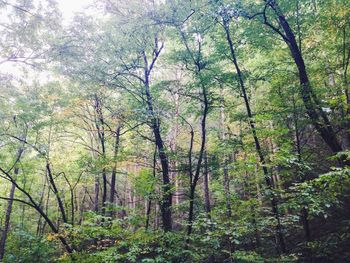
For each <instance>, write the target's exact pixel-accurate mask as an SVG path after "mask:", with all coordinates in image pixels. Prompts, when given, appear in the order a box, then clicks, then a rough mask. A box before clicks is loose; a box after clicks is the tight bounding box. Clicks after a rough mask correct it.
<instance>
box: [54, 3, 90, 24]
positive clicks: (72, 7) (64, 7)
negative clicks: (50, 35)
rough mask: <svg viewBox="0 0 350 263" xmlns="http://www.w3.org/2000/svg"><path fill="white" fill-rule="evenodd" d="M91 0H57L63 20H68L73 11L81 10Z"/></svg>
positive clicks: (71, 16)
mask: <svg viewBox="0 0 350 263" xmlns="http://www.w3.org/2000/svg"><path fill="white" fill-rule="evenodd" d="M92 2H93V0H57V3H58V6H59V8H60V10H61V12H62V15H63V18H64V20H65V22H66V23H67V22H69V21H70V20H71V19H72V18H73V16H74V13H75V12H79V11H82V10H83V9H84V7H85V6H87V5H89V4H91V3H92Z"/></svg>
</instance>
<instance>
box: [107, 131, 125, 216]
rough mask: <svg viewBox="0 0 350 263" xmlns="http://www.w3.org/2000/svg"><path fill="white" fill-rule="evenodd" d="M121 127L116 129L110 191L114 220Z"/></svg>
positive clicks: (111, 212)
mask: <svg viewBox="0 0 350 263" xmlns="http://www.w3.org/2000/svg"><path fill="white" fill-rule="evenodd" d="M121 128H122V127H121V125H118V126H117V129H116V135H115V143H114V156H113V161H114V165H113V170H112V177H111V191H110V196H109V203H110V205H111V206H112V207H111V211H110V216H111V217H112V218H113V217H114V214H115V213H114V212H113V209H114V207H113V206H114V202H115V184H116V175H117V156H118V150H119V143H120V130H121Z"/></svg>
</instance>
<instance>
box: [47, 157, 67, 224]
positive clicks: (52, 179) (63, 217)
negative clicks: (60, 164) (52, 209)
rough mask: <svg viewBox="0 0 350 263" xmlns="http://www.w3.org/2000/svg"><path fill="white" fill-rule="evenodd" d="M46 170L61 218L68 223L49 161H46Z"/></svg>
mask: <svg viewBox="0 0 350 263" xmlns="http://www.w3.org/2000/svg"><path fill="white" fill-rule="evenodd" d="M46 171H47V176H48V178H49V183H50V185H51V189H52V191H53V193H54V194H55V197H56V199H57V204H58V208H59V211H60V213H61V216H62V220H63V222H64V223H68V220H67V215H66V211H65V209H64V205H63V201H62V198H61V195H60V192H59V191H58V188H57V186H56V182H55V179H54V176H53V174H52V171H51V167H50V164H49V161H47V162H46Z"/></svg>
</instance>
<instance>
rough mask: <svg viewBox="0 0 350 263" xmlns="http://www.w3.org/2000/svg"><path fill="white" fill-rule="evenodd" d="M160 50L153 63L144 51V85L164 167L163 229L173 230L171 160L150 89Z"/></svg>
mask: <svg viewBox="0 0 350 263" xmlns="http://www.w3.org/2000/svg"><path fill="white" fill-rule="evenodd" d="M160 52H161V48H160V49H159V50H156V53H155V57H154V58H153V61H152V63H151V65H149V64H148V60H147V56H146V54H145V53H143V58H144V62H145V68H144V77H145V80H144V86H145V93H146V102H147V106H148V111H149V114H150V116H151V127H152V131H153V134H154V137H155V143H156V146H157V148H158V154H159V159H160V163H161V167H162V178H163V187H162V188H163V189H162V190H163V198H162V202H161V205H160V210H161V216H162V222H163V229H164V231H171V230H172V213H171V206H172V193H171V183H170V176H169V160H168V156H167V153H166V149H165V146H164V142H163V138H162V135H161V133H160V119H159V118H158V117H157V116H156V113H155V111H154V105H153V98H152V95H151V91H150V74H151V70H152V67H153V66H152V65H153V64H154V63H155V61H156V59H157V58H158V56H159V54H160Z"/></svg>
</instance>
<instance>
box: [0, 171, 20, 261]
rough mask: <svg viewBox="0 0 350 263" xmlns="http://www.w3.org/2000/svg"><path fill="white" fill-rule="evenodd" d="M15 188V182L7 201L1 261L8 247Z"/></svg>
mask: <svg viewBox="0 0 350 263" xmlns="http://www.w3.org/2000/svg"><path fill="white" fill-rule="evenodd" d="M15 174H18V168H17V167H16V168H15ZM15 189H16V186H15V185H14V184H12V185H11V190H10V195H9V200H8V203H7V209H6V215H5V225H4V229H3V232H2V236H1V241H0V262H2V260H3V258H4V255H5V247H6V239H7V234H8V232H9V230H10V217H11V213H12V204H13V197H14V195H15Z"/></svg>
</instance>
